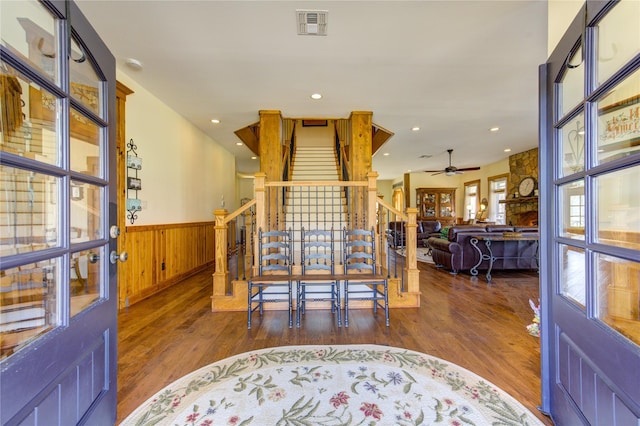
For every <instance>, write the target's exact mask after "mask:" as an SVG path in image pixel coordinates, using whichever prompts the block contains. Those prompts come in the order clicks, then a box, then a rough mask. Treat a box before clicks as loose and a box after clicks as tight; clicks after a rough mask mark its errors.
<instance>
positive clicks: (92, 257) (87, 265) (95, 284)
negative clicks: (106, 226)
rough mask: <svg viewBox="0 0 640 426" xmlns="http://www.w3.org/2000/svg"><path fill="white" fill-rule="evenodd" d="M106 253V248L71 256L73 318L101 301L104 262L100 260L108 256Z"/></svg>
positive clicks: (70, 289)
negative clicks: (102, 266)
mask: <svg viewBox="0 0 640 426" xmlns="http://www.w3.org/2000/svg"><path fill="white" fill-rule="evenodd" d="M105 253H106V252H105V250H104V247H97V248H94V249H90V250H84V251H80V252H76V253H72V254H71V275H70V277H71V280H70V281H69V286H70V287H69V293H70V294H71V316H72V317H73V316H75V315H76V314H78V313H80V312H82V311H83V310H84V309H86V308H88V307H89V306H91V304H92V303H94V302H95V301H97V300H99V299H100V289H101V288H102V287H103V286H101V283H102V281H103V276H104V274H103V273H102V270H101V265H103V262H100V259H102V258H104V256H107V255H106V254H105Z"/></svg>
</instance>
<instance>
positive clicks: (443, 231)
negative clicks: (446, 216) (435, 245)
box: [440, 226, 449, 240]
mask: <svg viewBox="0 0 640 426" xmlns="http://www.w3.org/2000/svg"><path fill="white" fill-rule="evenodd" d="M440 238H442V239H443V240H448V239H449V226H445V227H443V228H441V229H440Z"/></svg>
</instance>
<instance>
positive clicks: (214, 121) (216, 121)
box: [211, 118, 220, 124]
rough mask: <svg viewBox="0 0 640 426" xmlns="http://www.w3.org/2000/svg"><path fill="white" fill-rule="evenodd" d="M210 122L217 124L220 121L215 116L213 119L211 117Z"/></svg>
mask: <svg viewBox="0 0 640 426" xmlns="http://www.w3.org/2000/svg"><path fill="white" fill-rule="evenodd" d="M211 122H212V123H213V124H218V123H220V120H218V119H217V118H213V119H211Z"/></svg>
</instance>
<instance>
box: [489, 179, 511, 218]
mask: <svg viewBox="0 0 640 426" xmlns="http://www.w3.org/2000/svg"><path fill="white" fill-rule="evenodd" d="M507 179H508V175H500V176H492V177H490V178H489V179H488V180H489V215H488V220H489V221H490V222H495V223H497V224H500V225H505V224H506V220H507V205H506V204H504V203H500V201H502V200H505V199H506V198H507V184H508V180H507Z"/></svg>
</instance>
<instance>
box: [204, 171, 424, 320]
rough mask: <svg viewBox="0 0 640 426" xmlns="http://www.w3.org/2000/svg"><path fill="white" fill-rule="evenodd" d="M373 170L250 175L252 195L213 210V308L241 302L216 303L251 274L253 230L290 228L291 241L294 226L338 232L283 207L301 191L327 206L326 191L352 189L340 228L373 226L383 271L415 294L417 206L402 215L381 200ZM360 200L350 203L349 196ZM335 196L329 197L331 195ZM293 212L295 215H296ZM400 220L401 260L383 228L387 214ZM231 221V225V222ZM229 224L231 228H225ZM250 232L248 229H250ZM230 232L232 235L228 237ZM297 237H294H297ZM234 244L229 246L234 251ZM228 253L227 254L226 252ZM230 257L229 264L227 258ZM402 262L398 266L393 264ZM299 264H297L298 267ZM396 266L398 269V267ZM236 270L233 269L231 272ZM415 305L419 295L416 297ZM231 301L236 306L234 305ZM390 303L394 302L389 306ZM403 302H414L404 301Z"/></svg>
mask: <svg viewBox="0 0 640 426" xmlns="http://www.w3.org/2000/svg"><path fill="white" fill-rule="evenodd" d="M377 177H378V174H377V173H376V172H370V173H369V174H368V179H367V180H366V181H317V182H316V181H271V182H270V181H267V180H266V175H265V174H264V173H262V172H259V173H256V175H255V186H254V187H255V196H256V197H255V199H253V200H251V201H249V202H247V203H246V204H244V205H243V206H242V207H240V208H239V209H238V210H236V211H235V212H233V213H231V214H229V213H228V212H227V211H226V210H224V209H219V210H216V211H215V212H214V214H215V216H216V225H215V233H216V234H215V272H214V274H213V299H214V300H213V302H212V306H213V308H214V310H225V309H226V308H227V307H228V310H238V309H239V308H240V307H241V306H236V304H238V305H242V303H243V302H244V305H245V306H246V299H245V298H244V297H246V290H245V296H243V297H240V296H238V300H237V301H236V302H233V303H232V302H230V301H225V302H221V303H219V304H218V306H216V298H218V299H220V298H224V297H227V296H233V294H234V285H236V284H238V285H239V286H240V287H244V288H246V284H241V282H244V281H246V280H247V279H248V278H249V277H250V276H252V274H253V273H255V270H254V269H255V268H254V267H253V265H257V262H258V260H257V253H256V248H255V247H254V246H255V233H257V230H258V229H262V230H263V231H265V230H284V229H289V228H291V229H293V230H294V239H297V240H299V230H300V229H301V228H302V227H303V226H304V227H305V229H311V228H319V227H322V226H330V227H331V226H333V227H334V231H337V234H340V232H339V231H341V228H340V229H335V223H333V222H332V223H328V222H327V223H320V222H319V221H320V219H318V218H316V219H315V220H317V222H314V221H313V220H314V219H312V218H311V217H310V216H309V217H304V218H303V217H302V215H303V214H304V213H303V207H304V206H298V207H297V208H298V210H296V206H294V208H293V211H289V212H287V211H286V208H285V205H286V200H283V199H281V197H285V198H286V197H289V196H291V194H293V193H294V192H299V193H305V194H307V195H309V199H310V200H312V202H313V203H314V204H315V205H316V207H320V208H326V206H324V203H334V201H330V202H329V201H326V199H325V198H324V197H325V195H328V194H332V193H334V192H335V191H338V192H342V191H344V190H346V189H355V191H352V192H351V194H352V197H351V198H352V199H351V200H350V199H349V197H347V203H346V205H344V206H343V207H340V208H344V218H343V219H342V221H341V222H340V223H341V224H342V226H344V227H347V228H349V229H353V228H355V227H366V228H367V229H369V228H370V227H374V229H375V233H376V241H377V244H376V245H377V247H376V250H377V253H379V254H380V255H379V256H378V259H377V260H378V262H379V265H378V266H380V267H382V269H383V270H386V271H387V274H388V276H389V277H390V278H394V279H396V280H400V283H401V285H400V286H399V289H398V291H399V292H408V293H411V294H412V295H413V296H414V298H415V297H416V295H419V282H418V277H419V271H418V269H417V260H416V247H417V245H416V238H417V235H416V231H417V222H416V214H417V209H415V208H409V209H407V212H406V213H402V212H400V211H398V210H396V209H395V208H393V206H391V205H390V204H388V203H387V202H385V201H384V200H383V199H382V198H380V197H378V196H377ZM354 196H357V197H359V198H360V199H359V200H356V202H354V201H353V197H354ZM331 200H334V197H333V196H332V197H331ZM296 215H298V217H297V218H296ZM392 217H393V218H394V219H396V220H404V221H406V222H407V224H406V233H407V235H406V253H405V256H404V258H402V259H400V258H398V257H397V253H395V252H393V253H390V248H389V243H388V238H387V229H388V222H389V219H390V218H392ZM231 224H233V225H231ZM230 225H231V226H230ZM233 228H235V229H244V230H245V231H244V232H237V231H236V232H234V233H232V232H230V231H229V230H230V229H233ZM249 231H250V232H249ZM230 234H233V235H230ZM296 235H298V237H296ZM233 248H234V249H233ZM230 251H231V256H230V255H229V252H230ZM230 259H231V262H229V260H230ZM229 263H231V264H232V265H233V264H235V265H236V269H235V270H232V271H231V273H230V272H229ZM398 265H402V266H400V267H399V266H398ZM298 266H299V265H298ZM398 268H400V269H398ZM234 272H235V273H234ZM417 300H418V301H417V303H418V306H419V297H417ZM234 303H235V304H234ZM390 306H391V307H393V302H392V303H391V305H390ZM403 306H415V304H414V305H403Z"/></svg>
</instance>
